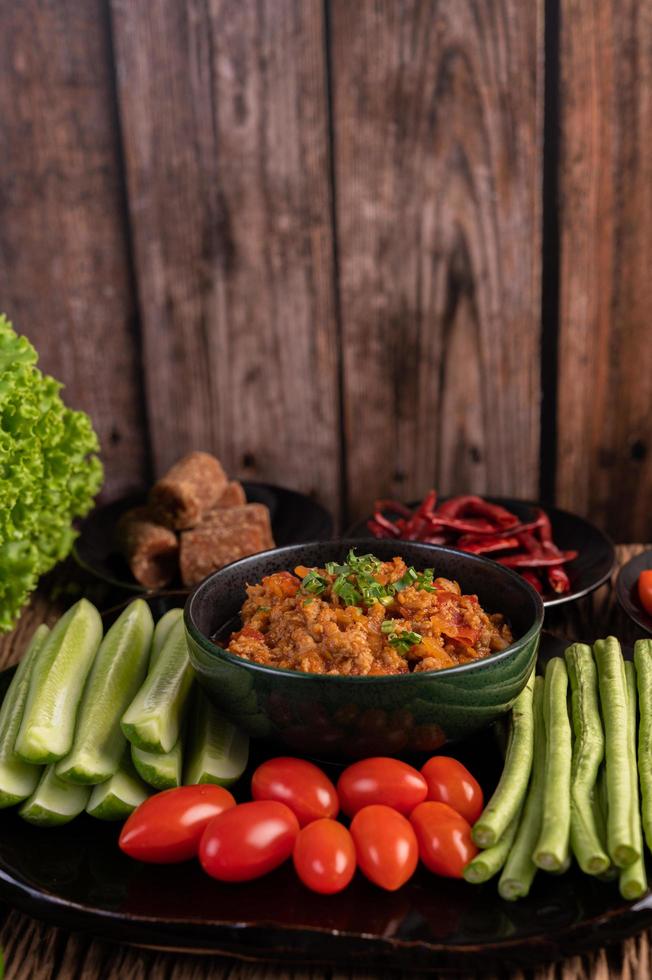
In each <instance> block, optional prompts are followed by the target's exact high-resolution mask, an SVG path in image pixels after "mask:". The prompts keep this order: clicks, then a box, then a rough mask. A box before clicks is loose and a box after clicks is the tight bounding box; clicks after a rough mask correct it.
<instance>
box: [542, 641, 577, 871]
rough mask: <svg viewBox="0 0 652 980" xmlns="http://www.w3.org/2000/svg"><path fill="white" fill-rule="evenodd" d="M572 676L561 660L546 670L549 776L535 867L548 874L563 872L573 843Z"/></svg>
mask: <svg viewBox="0 0 652 980" xmlns="http://www.w3.org/2000/svg"><path fill="white" fill-rule="evenodd" d="M567 692H568V673H567V671H566V665H565V663H564V661H563V660H562V659H561V657H553V659H552V660H549V661H548V665H547V667H546V678H545V686H544V689H543V717H544V721H545V726H546V772H545V778H544V781H543V801H542V812H541V830H540V833H539V839H538V841H537V843H536V846H535V848H534V855H533V859H534V863H535V864H536V865H537V867H538V868H542V869H543V870H544V871H559V870H560V868H563V866H564V864H565V863H566V861H567V859H568V845H569V840H570V815H571V805H570V779H571V759H572V751H573V750H572V736H571V727H570V721H569V718H568V707H567V704H566V695H567Z"/></svg>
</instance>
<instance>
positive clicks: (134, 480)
mask: <svg viewBox="0 0 652 980" xmlns="http://www.w3.org/2000/svg"><path fill="white" fill-rule="evenodd" d="M0 24H1V25H2V27H1V30H0V151H1V155H0V308H1V309H4V310H5V311H6V312H7V313H8V314H9V316H10V317H11V318H12V319H13V320H14V322H15V324H16V326H17V327H18V328H19V330H21V331H22V332H24V333H25V334H27V335H28V336H29V337H30V339H31V340H32V341H33V342H34V343H35V344H36V346H37V347H38V349H39V351H40V352H41V358H42V364H43V366H44V367H45V368H46V369H47V370H48V371H50V372H51V373H53V374H55V375H56V376H57V377H59V378H60V379H61V380H62V381H64V382H65V384H66V388H67V399H68V401H69V403H70V404H71V405H73V406H75V407H79V408H83V409H85V410H86V411H88V412H90V414H91V415H92V417H93V419H94V421H95V424H96V427H97V428H98V431H99V432H100V435H101V439H102V444H103V450H104V458H105V462H106V468H107V482H106V490H105V494H106V495H107V496H110V497H112V496H116V495H118V494H120V493H121V492H123V491H126V490H128V489H130V488H132V487H134V486H136V485H139V484H141V483H142V482H143V481H145V480H147V479H150V478H151V476H152V475H153V474H155V473H159V472H161V471H162V470H163V469H164V468H165V467H166V466H167V465H168V464H169V463H170V462H172V461H173V460H174V459H175V458H176V457H177V456H179V455H180V454H182V453H183V452H185V451H187V450H188V449H190V448H193V447H197V448H208V449H212V450H214V451H216V452H217V453H218V454H219V455H220V456H221V457H222V459H223V460H224V462H225V464H226V466H227V467H228V468H229V469H230V470H231V471H232V472H233V473H237V474H240V475H242V476H244V477H248V478H250V479H263V480H270V481H275V482H279V483H284V484H287V485H289V486H293V487H297V488H299V489H301V490H304V491H307V492H310V493H312V494H315V495H316V496H317V497H319V498H320V499H321V500H323V501H324V502H325V503H326V504H327V505H328V506H329V507H331V509H333V510H334V511H335V512H336V513H337V514H338V515H339V517H340V518H341V520H342V521H347V520H349V519H351V518H353V517H355V516H358V515H360V514H362V513H364V512H366V511H367V510H368V509H369V505H370V503H371V501H372V500H373V498H374V497H375V496H376V495H380V494H382V495H386V494H389V493H391V494H397V495H399V496H401V497H408V498H409V497H414V496H418V495H420V494H422V493H423V492H424V491H425V490H426V489H427V488H428V487H430V486H431V485H434V486H437V487H439V488H440V489H441V490H442V491H443V492H450V491H458V490H465V489H473V490H478V491H492V492H494V493H512V494H518V495H526V496H538V495H543V496H545V497H546V498H548V499H551V498H552V497H555V498H556V499H557V500H558V502H559V503H560V504H562V505H564V506H567V507H570V508H573V509H576V510H578V511H580V512H581V513H584V514H587V515H589V516H591V517H593V518H594V519H596V520H598V521H599V522H600V523H602V524H604V525H605V526H606V527H607V528H608V529H609V530H610V531H611V532H612V534H613V535H614V536H616V537H618V538H619V539H621V540H623V539H626V538H630V539H632V540H634V539H637V540H647V539H649V537H650V533H651V532H652V509H651V508H650V500H651V499H652V411H651V410H650V409H651V407H652V406H651V402H652V344H651V343H650V336H651V333H650V326H649V322H648V318H649V316H650V311H651V310H652V221H650V214H651V213H652V148H651V147H650V142H649V139H648V134H649V132H650V129H651V127H652V62H650V59H649V56H648V55H649V50H650V46H651V45H652V2H650V0H643V2H639V0H532V2H529V3H523V2H522V0H356V2H355V3H352V2H351V0H84V2H83V3H79V2H78V0H21V2H20V3H16V2H15V0H0Z"/></svg>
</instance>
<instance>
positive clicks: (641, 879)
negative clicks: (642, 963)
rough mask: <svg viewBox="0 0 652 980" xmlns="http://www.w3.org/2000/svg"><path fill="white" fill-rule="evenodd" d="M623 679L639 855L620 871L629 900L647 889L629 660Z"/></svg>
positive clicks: (632, 815) (634, 835)
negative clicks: (625, 689) (625, 694)
mask: <svg viewBox="0 0 652 980" xmlns="http://www.w3.org/2000/svg"><path fill="white" fill-rule="evenodd" d="M625 681H626V685H627V708H628V724H627V744H628V749H629V768H630V771H631V778H632V786H633V790H632V809H631V813H630V821H631V826H632V838H633V840H634V846H635V847H636V848H637V850H638V853H639V856H638V857H637V858H636V860H635V861H633V862H632V863H631V864H630V865H628V866H627V867H626V868H623V870H622V871H621V872H620V894H621V895H622V896H623V898H627V899H629V900H630V901H631V900H632V899H634V898H640V897H641V895H644V894H645V892H646V891H647V876H646V874H645V860H644V857H643V833H642V831H641V815H640V811H639V808H638V779H637V775H638V774H637V771H636V673H635V670H634V664H633V663H632V662H631V661H627V663H626V664H625Z"/></svg>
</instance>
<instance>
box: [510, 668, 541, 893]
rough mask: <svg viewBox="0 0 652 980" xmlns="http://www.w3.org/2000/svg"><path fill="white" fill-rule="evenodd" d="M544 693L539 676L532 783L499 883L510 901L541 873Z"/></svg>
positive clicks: (535, 712) (534, 716) (534, 708)
mask: <svg viewBox="0 0 652 980" xmlns="http://www.w3.org/2000/svg"><path fill="white" fill-rule="evenodd" d="M543 691H544V681H543V678H542V677H537V678H536V680H535V682H534V697H533V721H534V724H533V729H534V732H533V734H534V745H533V758H532V772H531V775H530V783H529V787H528V791H527V797H526V799H525V805H524V807H523V813H522V815H521V820H520V823H519V826H518V830H517V831H516V837H515V839H514V843H513V845H512V849H511V850H510V852H509V855H508V857H507V860H506V862H505V867H504V868H503V873H502V875H501V876H500V880H499V882H498V893H499V895H500V896H501V898H505V899H508V900H509V901H514V900H515V899H517V898H522V897H523V896H525V895H527V893H528V892H529V890H530V887H531V885H532V882H533V880H534V876H535V874H536V873H537V866H536V864H535V863H534V861H533V860H532V852H533V850H534V845H535V844H536V841H537V838H538V836H539V830H540V827H541V806H542V802H543V782H544V777H545V768H546V731H545V722H544V718H543Z"/></svg>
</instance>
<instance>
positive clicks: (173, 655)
mask: <svg viewBox="0 0 652 980" xmlns="http://www.w3.org/2000/svg"><path fill="white" fill-rule="evenodd" d="M193 678H194V671H193V669H192V667H191V665H190V660H189V658H188V647H187V645H186V634H185V629H184V625H183V620H182V619H179V620H177V622H176V623H175V624H174V626H173V627H172V629H171V630H170V632H169V634H168V636H167V637H166V639H165V642H164V644H163V648H162V650H161V652H160V654H159V656H158V657H157V658H156V662H155V664H154V667H153V668H152V670H150V672H149V674H148V675H147V677H146V679H145V683H144V684H143V686H142V687H141V689H140V691H139V692H138V694H137V695H136V697H135V698H134V700H133V701H132V702H131V704H130V706H129V707H128V708H127V710H126V712H125V713H124V715H123V716H122V730H123V732H124V734H125V735H126V736H127V738H128V739H129V741H130V742H131V744H132V745H135V746H136V748H138V749H146V750H147V751H148V752H169V751H170V749H171V748H172V747H173V746H174V745H175V743H176V742H177V741H178V738H179V732H180V730H181V722H182V720H183V716H184V712H185V709H186V705H187V701H188V694H189V693H190V687H191V685H192V682H193Z"/></svg>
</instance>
